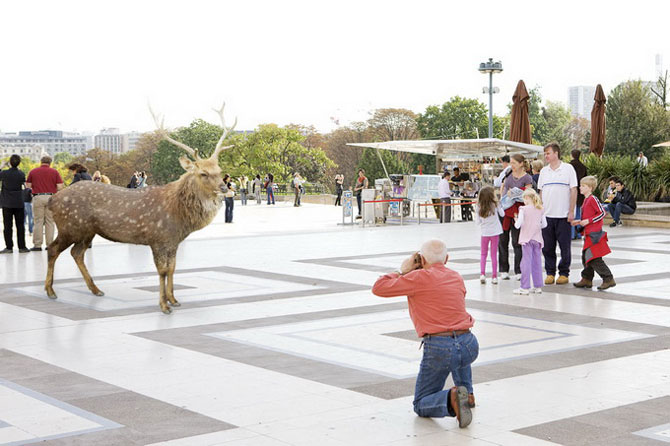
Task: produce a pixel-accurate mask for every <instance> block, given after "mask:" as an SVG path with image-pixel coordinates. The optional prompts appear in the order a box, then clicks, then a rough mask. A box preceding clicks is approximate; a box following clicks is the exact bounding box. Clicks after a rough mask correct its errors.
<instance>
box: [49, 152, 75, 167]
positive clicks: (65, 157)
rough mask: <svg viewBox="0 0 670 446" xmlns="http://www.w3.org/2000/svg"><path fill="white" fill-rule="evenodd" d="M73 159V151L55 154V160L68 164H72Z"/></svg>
mask: <svg viewBox="0 0 670 446" xmlns="http://www.w3.org/2000/svg"><path fill="white" fill-rule="evenodd" d="M73 160H74V156H72V154H71V153H69V152H58V153H57V154H55V155H54V159H53V162H54V163H61V164H66V165H67V164H70V163H71V162H72V161H73Z"/></svg>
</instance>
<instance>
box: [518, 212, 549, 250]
mask: <svg viewBox="0 0 670 446" xmlns="http://www.w3.org/2000/svg"><path fill="white" fill-rule="evenodd" d="M514 226H515V227H516V228H517V229H518V228H521V232H520V233H519V244H520V245H525V244H526V243H528V242H529V241H531V240H535V241H536V242H538V243H539V244H540V246H544V240H543V239H542V228H546V227H547V218H546V217H545V215H544V211H543V210H542V209H538V208H536V207H535V206H521V207H520V208H519V217H518V218H517V219H516V221H515V222H514Z"/></svg>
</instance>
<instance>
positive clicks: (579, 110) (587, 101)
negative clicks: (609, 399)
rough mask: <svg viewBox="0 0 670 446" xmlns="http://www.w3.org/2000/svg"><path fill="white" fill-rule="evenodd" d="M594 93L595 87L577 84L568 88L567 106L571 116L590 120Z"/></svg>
mask: <svg viewBox="0 0 670 446" xmlns="http://www.w3.org/2000/svg"><path fill="white" fill-rule="evenodd" d="M595 95H596V87H591V86H585V85H581V86H577V87H569V88H568V108H569V109H570V113H571V114H572V116H577V117H579V118H586V119H588V120H589V121H590V120H591V110H593V102H594V100H593V98H594V97H595Z"/></svg>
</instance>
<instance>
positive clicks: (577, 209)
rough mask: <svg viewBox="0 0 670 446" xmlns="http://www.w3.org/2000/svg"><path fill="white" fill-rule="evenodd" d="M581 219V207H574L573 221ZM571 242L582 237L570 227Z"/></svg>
mask: <svg viewBox="0 0 670 446" xmlns="http://www.w3.org/2000/svg"><path fill="white" fill-rule="evenodd" d="M581 219H582V207H581V206H575V220H581ZM571 235H572V240H577V239H578V238H582V235H581V234H580V233H579V232H577V231H576V230H575V227H574V226H573V227H572V233H571Z"/></svg>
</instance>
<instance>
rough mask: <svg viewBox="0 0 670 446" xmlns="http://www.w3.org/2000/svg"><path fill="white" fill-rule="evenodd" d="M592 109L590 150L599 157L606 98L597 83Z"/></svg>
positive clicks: (601, 147)
mask: <svg viewBox="0 0 670 446" xmlns="http://www.w3.org/2000/svg"><path fill="white" fill-rule="evenodd" d="M593 100H594V102H593V110H591V148H590V149H591V152H593V153H595V154H596V155H598V156H599V157H600V156H602V155H603V150H604V149H605V108H606V107H605V103H606V102H607V98H606V97H605V93H604V92H603V87H602V86H601V85H600V84H598V86H597V87H596V95H595V97H594V98H593Z"/></svg>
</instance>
